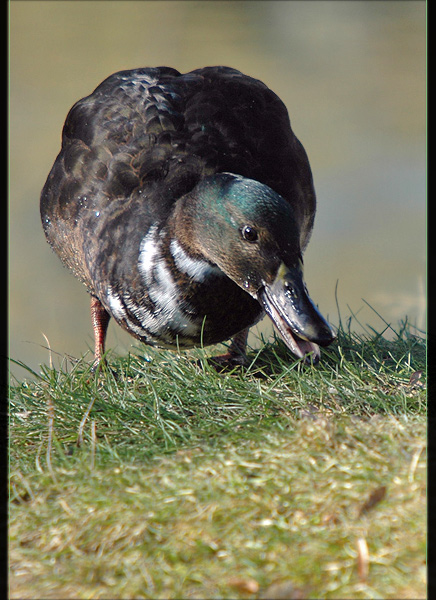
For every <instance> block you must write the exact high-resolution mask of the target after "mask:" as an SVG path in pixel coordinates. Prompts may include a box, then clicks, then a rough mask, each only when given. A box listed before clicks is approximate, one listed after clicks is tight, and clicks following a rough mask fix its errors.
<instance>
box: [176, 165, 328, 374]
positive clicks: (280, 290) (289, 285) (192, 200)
mask: <svg viewBox="0 0 436 600" xmlns="http://www.w3.org/2000/svg"><path fill="white" fill-rule="evenodd" d="M184 200H185V201H184V203H183V213H184V214H183V219H184V222H185V225H187V226H188V228H189V230H190V237H191V244H193V246H191V247H193V248H194V249H195V250H197V251H198V250H200V251H201V253H202V254H203V255H204V256H205V258H207V259H208V260H209V261H211V262H212V263H214V264H216V265H217V266H218V267H219V268H220V269H221V270H222V271H223V272H224V273H225V274H226V275H227V276H228V277H230V279H232V280H233V281H234V282H235V283H237V284H238V285H239V286H240V287H241V288H242V289H244V290H245V291H246V292H247V293H248V294H250V295H251V296H252V297H253V298H256V300H258V302H259V303H260V304H261V306H262V307H263V309H264V310H265V312H266V313H267V314H268V315H269V317H270V318H271V319H272V321H273V323H274V325H275V326H276V327H277V329H278V331H279V333H280V334H281V336H282V338H283V340H284V341H285V343H286V344H287V346H288V347H289V349H290V350H291V351H292V352H293V353H294V354H295V355H296V356H298V357H299V358H303V357H305V358H306V360H307V361H308V362H310V360H312V361H313V362H317V361H318V360H319V356H320V351H319V346H327V345H328V344H330V343H331V342H332V341H333V340H334V335H333V334H332V331H331V329H330V327H329V325H328V323H327V321H326V320H325V319H324V318H323V316H322V315H321V314H320V312H319V311H318V309H317V308H316V306H315V305H314V303H313V302H312V300H311V299H310V297H309V294H308V291H307V288H306V285H305V283H304V280H303V260H302V254H301V247H300V239H301V237H302V235H301V234H302V232H301V231H300V227H299V224H298V223H297V220H296V217H295V215H294V213H293V210H292V206H291V205H290V204H289V202H287V201H286V200H285V199H284V198H282V196H280V195H279V194H277V193H276V192H274V191H273V190H272V189H271V188H270V187H268V186H266V185H264V184H262V183H259V182H258V181H254V180H252V179H247V178H244V177H240V176H237V175H233V174H230V173H220V174H217V175H213V176H210V177H207V178H206V179H204V180H202V181H201V182H200V183H199V184H198V185H197V186H196V187H195V188H194V190H193V191H192V193H191V194H189V195H188V196H187V197H185V199H184ZM185 231H186V229H185Z"/></svg>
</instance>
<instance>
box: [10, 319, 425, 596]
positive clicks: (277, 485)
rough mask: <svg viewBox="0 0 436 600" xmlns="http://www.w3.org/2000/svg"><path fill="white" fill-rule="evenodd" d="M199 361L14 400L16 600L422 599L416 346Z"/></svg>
mask: <svg viewBox="0 0 436 600" xmlns="http://www.w3.org/2000/svg"><path fill="white" fill-rule="evenodd" d="M215 350H216V349H215ZM212 353H213V352H212ZM207 354H211V350H210V349H207V352H206V351H202V350H198V351H193V352H191V353H189V354H181V355H178V354H176V353H171V352H163V351H154V350H151V349H148V348H144V347H141V348H138V350H137V352H136V353H135V354H131V355H130V356H129V357H127V358H124V359H117V358H116V357H114V356H110V357H109V361H110V364H111V367H112V369H113V371H109V370H105V371H104V372H101V373H100V375H99V376H98V377H97V378H96V377H94V376H93V375H92V374H91V373H90V370H89V363H88V362H87V361H85V360H80V361H70V362H68V363H65V364H64V365H63V367H62V368H50V367H48V366H45V367H43V369H42V372H41V374H39V375H38V377H37V378H36V379H35V380H34V381H30V380H29V381H23V382H16V384H15V385H14V386H13V387H12V389H11V409H10V412H11V422H10V437H11V467H10V470H11V503H10V567H11V575H10V587H11V591H10V593H11V598H58V599H59V598H83V599H85V598H123V599H124V598H424V597H425V595H426V588H425V547H426V545H425V535H426V534H425V528H426V497H425V494H426V489H425V440H426V424H425V345H424V342H423V341H422V340H421V339H419V338H417V337H415V336H413V335H412V334H411V333H410V331H409V329H408V328H407V327H403V328H401V329H400V330H398V332H397V333H396V335H395V339H394V340H393V341H387V340H386V339H385V338H384V337H383V336H382V335H379V334H376V333H373V334H371V335H366V336H364V337H358V336H356V335H353V334H351V333H350V332H349V331H348V332H346V331H344V330H343V329H341V330H340V331H339V334H338V340H337V342H336V343H335V344H334V345H333V346H332V347H330V348H329V349H326V350H325V351H323V357H322V362H321V363H320V364H319V365H317V366H316V367H303V366H301V364H299V363H298V362H296V361H294V360H293V359H292V357H291V356H290V354H289V352H288V351H287V350H286V348H285V347H284V345H283V344H282V343H281V341H278V340H276V341H275V342H274V343H270V344H263V345H262V348H261V350H259V351H252V352H250V353H249V358H250V360H251V364H250V366H249V367H248V368H245V369H235V370H234V371H231V372H228V373H225V374H217V373H216V372H215V371H214V370H213V368H211V367H209V366H208V364H207V361H206V358H205V357H206V355H207Z"/></svg>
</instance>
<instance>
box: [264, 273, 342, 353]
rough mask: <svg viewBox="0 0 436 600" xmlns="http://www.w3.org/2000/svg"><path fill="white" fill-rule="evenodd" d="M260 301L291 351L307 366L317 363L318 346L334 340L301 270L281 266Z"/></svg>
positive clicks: (265, 288) (326, 344) (266, 286)
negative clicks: (310, 294)
mask: <svg viewBox="0 0 436 600" xmlns="http://www.w3.org/2000/svg"><path fill="white" fill-rule="evenodd" d="M258 300H259V302H260V303H261V304H262V306H263V308H264V309H265V312H266V313H267V315H268V316H269V317H270V318H271V319H272V321H273V323H274V325H275V326H276V327H277V329H278V331H279V333H280V335H281V336H282V338H283V340H284V341H285V343H286V345H287V346H288V347H289V349H290V350H291V351H292V352H293V353H294V354H295V355H296V356H298V358H304V359H305V361H306V363H308V364H310V362H313V363H317V362H318V361H319V357H320V354H321V353H320V349H319V346H328V345H329V344H330V343H331V342H332V341H333V340H334V339H335V336H334V335H333V333H332V331H331V329H330V326H329V324H328V323H327V321H326V320H325V319H324V317H323V316H322V315H321V313H320V312H319V311H318V309H317V308H316V306H315V305H314V303H313V302H312V300H311V299H310V297H309V294H308V292H307V289H306V286H305V284H304V281H303V271H302V269H301V268H300V267H293V268H288V267H286V265H285V264H284V263H282V264H281V265H280V267H279V269H278V272H277V276H276V278H275V280H274V281H273V282H272V283H271V284H265V285H264V287H262V288H260V290H259V291H258Z"/></svg>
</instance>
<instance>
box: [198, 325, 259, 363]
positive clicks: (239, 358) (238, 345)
mask: <svg viewBox="0 0 436 600" xmlns="http://www.w3.org/2000/svg"><path fill="white" fill-rule="evenodd" d="M248 332H249V327H247V329H243V330H242V331H240V332H239V333H237V334H236V335H235V336H234V337H233V339H232V343H231V344H230V347H229V351H228V352H226V353H225V354H221V355H220V356H212V357H211V358H210V359H208V360H209V362H210V363H211V364H212V365H213V366H214V367H215V368H216V369H217V370H221V369H225V368H226V367H234V366H235V365H246V364H247V357H246V356H245V348H246V346H247V338H248Z"/></svg>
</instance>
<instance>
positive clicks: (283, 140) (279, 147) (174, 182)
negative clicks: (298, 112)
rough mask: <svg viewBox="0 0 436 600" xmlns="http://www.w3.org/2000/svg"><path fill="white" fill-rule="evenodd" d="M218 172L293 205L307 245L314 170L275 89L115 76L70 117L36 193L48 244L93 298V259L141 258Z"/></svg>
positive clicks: (223, 75) (219, 74)
mask: <svg viewBox="0 0 436 600" xmlns="http://www.w3.org/2000/svg"><path fill="white" fill-rule="evenodd" d="M218 172H231V173H235V174H238V175H242V176H245V177H249V178H251V179H256V180H258V181H260V182H261V183H264V184H266V185H268V186H269V187H271V188H272V189H274V190H275V191H276V192H278V193H279V194H280V195H282V196H283V197H284V198H286V199H287V200H288V201H289V202H290V203H291V204H293V206H294V211H295V214H296V218H297V220H298V221H299V223H300V231H301V247H302V248H303V249H304V247H305V246H306V244H307V241H308V239H309V235H310V231H311V229H312V224H313V216H314V212H315V194H314V191H313V185H312V177H311V172H310V167H309V163H308V160H307V157H306V154H305V151H304V149H303V147H302V146H301V144H300V143H299V141H298V140H297V138H296V137H295V136H294V134H293V133H292V130H291V127H290V122H289V117H288V113H287V110H286V108H285V106H284V104H283V103H282V102H281V100H280V99H279V98H278V97H277V96H276V95H275V94H274V93H273V92H272V91H271V90H269V89H268V88H267V87H266V86H265V85H264V84H263V83H262V82H260V81H258V80H256V79H253V78H251V77H247V76H245V75H243V74H242V73H240V72H239V71H236V70H234V69H230V68H227V67H207V68H204V69H198V70H196V71H192V72H191V73H187V74H180V73H179V72H178V71H176V70H175V69H171V68H167V67H159V68H147V69H135V70H131V71H121V72H119V73H115V74H113V75H111V76H110V77H108V78H107V79H106V80H105V81H103V83H101V84H100V85H99V86H98V87H97V88H96V89H95V91H94V92H93V93H92V94H91V95H89V96H87V97H85V98H83V99H82V100H80V101H79V102H77V103H76V104H75V105H74V106H73V107H72V109H71V110H70V112H69V114H68V116H67V119H66V122H65V125H64V129H63V135H62V149H61V151H60V153H59V155H58V157H57V159H56V161H55V163H54V165H53V168H52V170H51V172H50V174H49V177H48V179H47V182H46V184H45V186H44V189H43V191H42V195H41V217H42V221H43V225H44V229H45V233H46V236H47V238H48V240H49V242H50V244H51V245H52V247H53V248H54V250H55V251H56V252H57V253H58V254H59V256H60V258H61V259H62V260H63V262H64V263H65V264H66V265H68V266H69V267H70V268H72V269H73V271H74V272H75V273H76V275H77V276H78V277H79V278H80V279H81V280H82V281H83V282H84V283H85V284H86V285H87V287H88V288H89V290H90V291H93V285H94V284H93V280H94V273H93V265H94V262H95V261H94V260H93V257H95V256H96V255H97V254H99V253H104V252H107V253H110V252H109V247H107V248H105V246H104V244H105V243H107V244H111V245H112V247H116V246H117V245H119V244H122V245H123V255H124V256H126V257H128V255H129V252H130V251H131V252H136V249H137V246H138V244H139V243H140V240H141V239H142V237H143V236H144V232H146V231H147V230H148V229H149V228H150V227H151V226H152V225H158V226H159V225H160V224H161V223H163V222H165V220H166V217H167V216H168V214H169V212H170V210H171V207H172V205H173V203H174V202H175V201H176V200H177V198H179V197H181V196H183V195H184V194H186V193H187V192H189V191H190V190H191V189H192V188H193V187H194V186H195V185H196V184H197V183H198V182H199V181H200V180H201V179H202V178H204V177H205V176H207V175H210V174H213V173H218ZM103 217H104V218H103ZM126 227H127V228H129V227H130V229H131V231H126ZM66 240H68V242H66ZM96 240H99V242H98V244H97V243H96ZM129 245H130V246H131V247H130V249H129ZM114 260H115V259H114ZM116 260H120V256H118V257H117V259H116Z"/></svg>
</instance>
